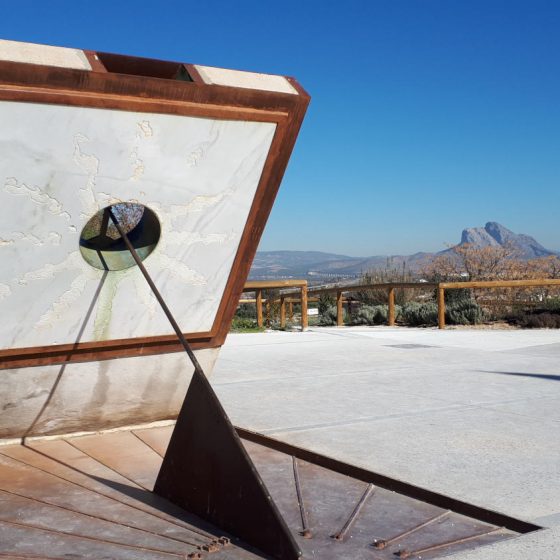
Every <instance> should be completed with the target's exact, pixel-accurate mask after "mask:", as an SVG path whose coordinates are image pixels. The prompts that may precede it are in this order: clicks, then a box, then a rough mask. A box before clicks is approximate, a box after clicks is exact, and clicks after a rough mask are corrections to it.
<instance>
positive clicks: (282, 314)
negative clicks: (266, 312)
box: [280, 296, 286, 329]
mask: <svg viewBox="0 0 560 560" xmlns="http://www.w3.org/2000/svg"><path fill="white" fill-rule="evenodd" d="M280 328H281V329H284V328H286V298H285V297H284V296H280Z"/></svg>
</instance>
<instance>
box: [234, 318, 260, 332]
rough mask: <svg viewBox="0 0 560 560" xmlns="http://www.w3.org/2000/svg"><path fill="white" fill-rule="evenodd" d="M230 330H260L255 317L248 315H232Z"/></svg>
mask: <svg viewBox="0 0 560 560" xmlns="http://www.w3.org/2000/svg"><path fill="white" fill-rule="evenodd" d="M231 330H232V331H260V330H262V329H260V328H259V326H258V325H257V321H256V320H255V319H250V318H249V317H234V318H233V321H232V322H231Z"/></svg>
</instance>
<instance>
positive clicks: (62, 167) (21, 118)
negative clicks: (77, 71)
mask: <svg viewBox="0 0 560 560" xmlns="http://www.w3.org/2000/svg"><path fill="white" fill-rule="evenodd" d="M0 123H1V126H0V153H1V154H2V158H0V317H2V321H1V322H0V348H12V347H27V346H35V345H48V344H62V343H69V342H74V341H75V340H77V338H78V336H79V333H80V331H81V330H83V333H82V335H81V338H80V340H81V341H93V340H107V339H114V338H129V337H139V336H154V335H162V334H170V333H171V329H170V327H169V326H168V323H167V320H166V318H165V317H164V315H163V313H162V312H161V311H160V310H159V308H158V305H157V304H156V301H155V299H154V298H153V296H152V295H151V293H150V290H149V288H148V286H147V285H146V283H145V281H144V279H143V277H142V276H141V273H140V271H139V270H138V269H137V268H136V267H135V268H132V269H128V270H124V271H119V272H110V273H109V274H108V275H107V277H106V278H105V281H104V283H103V286H102V288H101V290H100V295H99V298H98V300H97V301H96V302H95V303H92V302H93V298H94V294H95V292H96V290H97V289H98V287H99V285H100V282H101V280H102V277H103V272H102V271H100V270H97V269H94V268H92V267H91V266H90V265H89V264H87V263H86V262H85V261H84V260H83V259H82V257H81V254H80V252H79V249H78V243H79V236H80V232H81V229H82V227H83V225H84V224H85V223H86V222H87V220H88V219H89V218H90V217H91V216H92V215H93V214H94V213H95V212H96V211H97V210H99V209H101V208H103V207H105V206H107V205H108V204H111V203H114V202H118V201H137V202H140V203H141V204H144V205H146V206H148V207H149V208H151V209H152V210H153V211H154V212H155V213H156V214H157V216H158V218H159V220H160V222H161V227H162V233H161V239H160V242H159V244H158V246H157V247H156V249H155V250H154V252H153V253H152V254H151V255H150V256H149V257H148V258H147V259H146V261H145V264H146V267H147V268H148V270H149V271H150V273H151V274H152V276H153V278H154V280H155V282H156V284H157V286H158V287H159V289H160V290H161V292H162V294H163V297H164V298H165V299H166V301H167V302H168V304H169V306H170V308H171V309H172V310H173V312H174V314H175V316H176V318H177V320H178V322H179V324H180V326H181V328H182V329H183V330H184V331H185V332H202V331H207V330H210V328H211V327H212V324H213V322H214V319H215V316H216V311H217V308H218V304H219V302H220V299H221V297H222V294H223V291H224V287H225V284H226V281H227V278H228V275H229V272H230V270H231V266H232V263H233V259H234V256H235V253H236V251H237V247H238V245H239V240H240V237H241V234H242V231H243V228H244V226H245V222H246V219H247V216H248V213H249V209H250V206H251V203H252V201H253V197H254V194H255V191H256V188H257V185H258V182H259V179H260V176H261V173H262V169H263V166H264V163H265V160H266V157H267V154H268V151H269V148H270V144H271V141H272V137H273V135H274V131H275V126H276V125H275V124H274V123H255V122H241V121H224V120H213V119H205V118H194V117H177V116H171V115H160V114H148V113H136V112H124V111H116V110H101V109H89V108H78V107H63V106H55V105H42V104H30V103H16V102H0ZM90 307H92V309H91V316H90V318H89V320H88V321H86V316H87V313H88V310H89V309H90Z"/></svg>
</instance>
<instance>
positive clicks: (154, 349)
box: [0, 51, 310, 370]
mask: <svg viewBox="0 0 560 560" xmlns="http://www.w3.org/2000/svg"><path fill="white" fill-rule="evenodd" d="M85 52H86V55H87V57H88V60H90V62H94V63H93V64H92V67H93V70H92V71H84V70H73V69H65V68H55V67H48V66H40V65H35V64H21V63H13V62H6V61H0V76H1V78H0V100H6V101H19V102H30V103H46V104H60V105H68V106H78V107H96V108H105V109H118V110H123V111H137V112H153V113H162V114H172V115H186V116H195V117H196V116H200V117H209V118H214V119H223V120H243V121H255V122H271V123H276V125H277V126H276V132H275V134H274V138H273V140H272V144H271V146H270V150H269V152H268V155H267V159H266V161H265V165H264V168H263V171H262V174H261V177H260V180H259V184H258V187H257V191H256V193H255V197H254V199H253V203H252V205H251V209H250V212H249V216H248V219H247V222H246V224H245V228H244V230H243V234H242V236H241V241H240V243H239V247H238V250H237V253H236V256H235V259H234V261H233V265H232V268H231V271H230V274H229V277H228V280H227V283H226V287H225V290H224V293H223V296H222V298H221V301H220V305H219V308H218V313H217V315H216V319H215V321H214V323H213V325H212V328H211V330H210V331H209V332H197V333H185V335H186V337H187V340H189V342H190V343H191V344H192V345H193V348H217V347H219V346H221V345H222V344H223V342H224V340H225V338H226V336H227V333H228V331H229V326H230V324H231V321H232V318H233V315H234V313H235V309H236V307H237V301H238V299H239V296H240V295H241V290H242V289H243V286H244V284H245V281H246V279H247V276H248V274H249V270H250V267H251V264H252V262H253V258H254V256H255V253H256V250H257V246H258V244H259V241H260V238H261V235H262V232H263V230H264V226H265V224H266V221H267V220H268V216H269V214H270V211H271V209H272V205H273V203H274V199H275V198H276V194H277V192H278V188H279V186H280V183H281V181H282V177H283V175H284V172H285V170H286V167H287V164H288V161H289V158H290V155H291V153H292V150H293V147H294V145H295V141H296V138H297V135H298V132H299V129H300V127H301V124H302V122H303V118H304V116H305V112H306V110H307V106H308V105H309V101H310V97H309V95H308V94H307V93H306V91H305V90H304V89H303V88H302V87H301V86H300V85H299V83H298V82H297V80H295V79H294V78H290V77H286V79H287V80H288V81H289V82H290V84H291V85H292V86H293V87H294V88H295V89H296V90H297V92H298V95H293V94H287V93H278V92H271V91H260V90H250V89H246V88H235V87H230V86H221V85H211V84H205V83H204V81H203V80H202V78H201V77H200V75H199V74H198V72H196V69H195V68H194V65H192V64H187V63H181V64H184V67H185V68H186V70H187V72H188V73H189V75H190V77H191V78H192V80H193V81H192V82H183V81H177V80H168V79H162V78H152V77H145V76H134V75H128V74H116V73H111V72H107V71H106V69H105V68H104V67H103V65H102V64H101V62H100V61H99V60H96V54H95V52H94V51H85ZM181 350H182V346H181V344H180V343H179V342H178V341H177V339H176V337H175V336H174V335H169V336H167V335H165V336H154V337H143V338H130V339H119V340H109V341H100V342H86V343H79V344H60V345H52V346H38V347H30V348H14V349H6V350H1V351H0V370H2V369H8V368H17V367H29V366H39V365H49V364H61V363H65V362H66V363H74V362H86V361H94V360H107V359H113V358H119V357H131V356H145V355H154V354H164V353H170V352H180V351H181Z"/></svg>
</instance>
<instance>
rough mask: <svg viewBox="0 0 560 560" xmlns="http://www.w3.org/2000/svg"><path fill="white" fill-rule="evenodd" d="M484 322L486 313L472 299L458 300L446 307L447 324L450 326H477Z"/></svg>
mask: <svg viewBox="0 0 560 560" xmlns="http://www.w3.org/2000/svg"><path fill="white" fill-rule="evenodd" d="M457 291H459V290H457ZM466 291H468V290H466ZM483 320H484V311H483V310H482V308H481V307H480V305H478V304H477V303H476V302H475V301H473V300H472V299H463V300H458V301H456V302H455V303H453V304H451V305H449V306H446V309H445V322H446V323H448V324H450V325H477V324H478V323H482V321H483Z"/></svg>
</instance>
